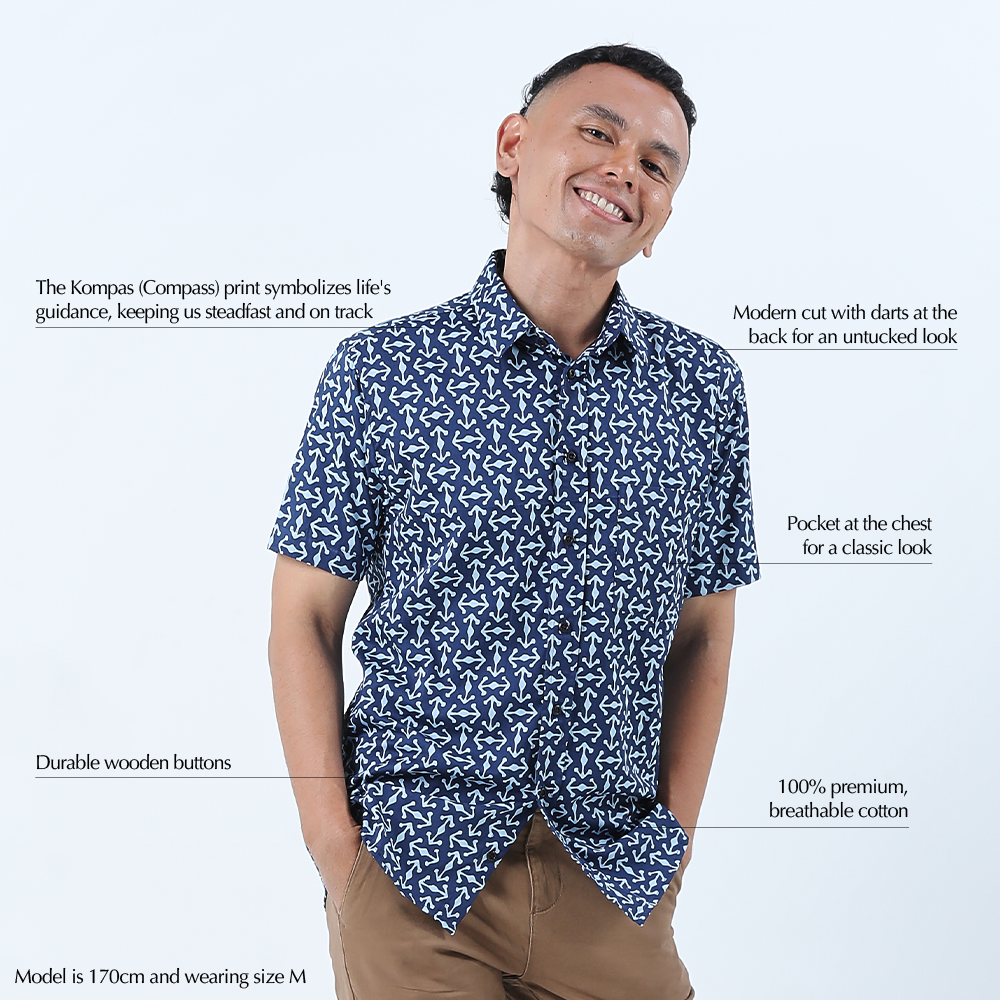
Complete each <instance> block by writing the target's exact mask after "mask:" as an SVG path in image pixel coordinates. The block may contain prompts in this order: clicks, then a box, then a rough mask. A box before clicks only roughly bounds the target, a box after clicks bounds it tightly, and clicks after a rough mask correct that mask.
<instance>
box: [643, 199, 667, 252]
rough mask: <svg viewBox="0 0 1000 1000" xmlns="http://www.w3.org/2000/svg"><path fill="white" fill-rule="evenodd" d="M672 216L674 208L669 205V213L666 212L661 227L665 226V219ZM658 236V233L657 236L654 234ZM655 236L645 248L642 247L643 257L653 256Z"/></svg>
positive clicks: (661, 228) (661, 229)
mask: <svg viewBox="0 0 1000 1000" xmlns="http://www.w3.org/2000/svg"><path fill="white" fill-rule="evenodd" d="M673 214H674V206H673V205H671V206H670V211H669V212H667V218H666V219H664V220H663V225H664V226H665V225H666V224H667V219H669V218H670V216H671V215H673ZM662 231H663V226H661V227H660V232H662ZM659 235H660V233H657V234H656V236H659ZM656 236H654V237H653V238H652V239H651V240H650V241H649V242H648V243H647V244H646V245H645V246H644V247H643V248H642V255H643V257H652V256H653V244H654V243H655V242H656Z"/></svg>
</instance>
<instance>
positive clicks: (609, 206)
mask: <svg viewBox="0 0 1000 1000" xmlns="http://www.w3.org/2000/svg"><path fill="white" fill-rule="evenodd" d="M580 197H581V198H583V199H584V201H589V202H592V203H593V204H594V205H596V206H597V207H598V208H600V209H603V210H604V211H605V212H610V213H611V214H612V215H614V216H617V218H619V219H624V218H625V213H624V212H623V211H622V210H621V209H620V208H619V207H618V206H617V205H616V204H614V202H610V201H608V200H607V198H602V197H601V196H600V195H599V194H594V192H593V191H581V192H580Z"/></svg>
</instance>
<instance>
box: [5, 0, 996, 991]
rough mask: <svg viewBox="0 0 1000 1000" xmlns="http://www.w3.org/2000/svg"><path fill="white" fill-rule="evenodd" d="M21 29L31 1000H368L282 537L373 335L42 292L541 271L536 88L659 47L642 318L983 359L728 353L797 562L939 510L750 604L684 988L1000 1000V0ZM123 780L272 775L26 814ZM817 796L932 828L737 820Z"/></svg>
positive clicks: (247, 14) (10, 647) (402, 298)
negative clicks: (885, 334)
mask: <svg viewBox="0 0 1000 1000" xmlns="http://www.w3.org/2000/svg"><path fill="white" fill-rule="evenodd" d="M5 22H6V23H5V30H4V35H3V42H2V45H3V51H2V53H0V63H2V74H3V78H2V81H0V82H2V85H3V92H4V94H5V101H4V108H3V136H4V152H3V158H2V162H0V170H2V171H3V175H4V179H3V202H4V209H3V215H4V218H3V234H4V235H3V244H4V245H3V267H2V274H0V291H2V295H0V309H2V316H3V321H2V327H0V328H2V331H3V337H4V351H3V356H4V364H3V371H2V380H3V381H2V385H0V405H2V407H3V417H2V426H3V432H4V451H3V456H4V457H3V466H2V469H3V475H4V485H3V492H2V502H3V504H4V523H5V525H6V531H5V532H4V540H3V563H4V567H5V572H4V576H3V587H4V599H3V602H2V614H3V622H2V638H3V662H4V667H5V670H4V686H5V691H4V695H3V702H2V703H3V706H4V708H3V711H4V725H3V744H4V747H3V751H4V756H3V763H4V767H3V776H4V780H5V783H6V789H5V795H4V799H5V803H6V806H7V808H6V810H5V812H6V822H5V824H4V830H3V836H4V839H5V844H4V858H5V861H6V865H5V871H4V884H3V896H4V900H5V903H6V905H5V907H4V911H5V913H4V919H5V921H7V924H6V926H5V927H4V929H3V932H2V935H0V941H2V944H0V982H5V983H11V982H12V981H13V976H14V970H15V969H16V968H20V969H25V968H27V967H31V968H32V969H36V970H39V969H41V970H44V969H47V968H48V967H49V966H54V967H56V968H57V969H60V968H62V967H64V966H65V967H67V968H68V969H72V968H74V967H75V968H77V969H79V970H90V969H91V968H94V967H96V968H102V967H116V968H118V969H120V970H123V971H144V972H145V973H147V975H148V973H149V972H150V971H155V970H163V969H166V970H173V969H174V968H176V967H178V966H180V967H181V969H182V970H184V971H194V972H200V971H206V972H213V971H215V972H218V971H222V970H224V969H230V970H240V971H249V972H251V973H252V972H254V971H256V970H259V969H261V968H266V969H268V970H282V971H286V972H287V970H288V969H289V968H296V969H301V968H305V969H306V970H307V975H308V984H307V985H306V986H296V987H272V990H277V991H278V992H279V994H280V993H281V992H282V991H287V990H288V989H292V990H293V992H294V994H295V995H296V996H331V995H332V973H331V972H330V969H329V960H328V958H327V955H326V941H325V933H326V932H325V925H324V919H323V911H322V907H321V900H322V890H321V887H320V885H319V882H318V878H317V876H316V874H315V871H314V869H313V867H312V864H311V862H310V861H309V858H308V856H307V854H306V852H305V850H304V848H303V847H302V846H301V841H300V837H299V833H298V827H297V818H296V814H295V809H294V805H293V802H292V797H291V793H290V790H289V787H288V784H287V781H286V780H282V779H280V778H278V777H274V776H280V775H282V774H283V771H284V764H283V760H282V756H281V748H280V744H279V741H278V737H277V731H276V727H275V724H274V720H273V713H272V708H271V701H270V687H269V679H268V673H267V665H266V657H265V644H266V638H267V629H268V600H269V592H268V591H269V581H270V573H271V568H272V565H273V556H272V555H271V554H270V553H268V552H267V551H266V548H265V545H266V540H267V537H268V534H269V531H270V526H271V523H272V521H273V518H274V515H275V513H276V510H277V507H278V504H279V502H280V499H281V496H282V493H283V491H284V486H285V481H286V477H287V474H288V469H289V467H290V464H291V461H292V459H293V457H294V453H295V450H296V447H297V445H298V440H299V436H300V434H301V430H302V427H303V425H304V422H305V418H306V414H307V410H308V406H309V403H310V401H311V397H312V393H313V390H314V388H315V384H316V380H317V378H318V376H319V374H320V371H321V369H322V367H323V364H324V362H325V361H326V359H327V358H328V357H329V355H330V354H331V353H332V350H333V347H334V345H335V343H336V340H337V338H338V337H339V336H340V335H342V333H344V332H345V331H336V330H322V331H317V330H253V329H236V330H193V329H192V330H185V329H178V328H172V329H149V330H109V331H104V330H56V329H51V324H50V328H46V329H43V330H36V329H35V324H34V310H35V308H36V307H37V306H38V305H41V304H43V300H42V299H41V298H40V296H39V295H38V293H37V285H36V284H35V282H36V280H37V279H39V278H43V277H51V278H53V279H54V280H58V281H68V280H70V279H72V278H78V279H83V280H88V281H119V282H133V283H134V282H137V281H139V280H142V279H143V278H147V277H152V278H155V279H157V280H160V281H178V282H182V281H187V282H202V281H212V280H218V281H221V282H226V281H234V280H240V279H245V280H248V281H257V280H259V281H262V282H263V281H271V280H273V281H293V280H295V278H296V277H301V278H303V279H310V280H314V279H315V278H316V277H321V276H322V277H324V278H327V277H334V278H336V280H343V281H353V280H354V279H355V278H356V277H370V278H374V279H376V280H377V279H385V280H388V281H389V282H390V284H391V286H392V295H391V297H390V298H389V299H386V300H384V301H383V302H381V303H379V305H378V306H377V310H376V317H377V318H378V319H385V318H389V317H390V316H393V315H398V314H401V313H405V312H408V311H411V310H413V309H416V308H419V307H422V306H426V305H430V304H433V303H435V302H438V301H441V300H443V299H445V298H448V297H451V296H452V295H455V294H458V293H460V292H462V291H464V290H466V289H467V288H468V287H470V286H471V284H472V282H473V281H474V280H475V277H476V276H477V274H478V273H479V270H480V269H481V267H482V265H483V264H484V262H485V260H486V257H487V254H488V253H489V251H490V250H491V249H493V248H494V247H496V246H501V245H503V243H504V240H505V234H504V231H503V229H502V227H501V226H500V224H499V221H498V218H497V215H496V212H495V208H494V203H493V196H492V195H491V194H490V192H489V190H488V188H489V182H490V177H491V174H492V170H493V141H494V133H495V129H496V126H497V125H498V123H499V122H500V120H501V119H502V118H503V116H504V115H505V114H507V113H508V112H510V111H513V110H517V108H518V107H519V106H520V91H521V88H522V87H523V85H524V84H525V83H526V82H527V81H528V80H529V79H530V78H531V76H532V75H533V74H534V73H536V72H538V71H539V70H541V69H542V68H544V67H545V66H547V65H549V64H550V63H552V62H554V61H555V60H556V59H558V58H559V57H561V56H562V55H564V54H566V53H567V52H570V51H573V50H574V49H578V48H583V47H585V46H587V45H592V44H597V43H600V42H607V41H626V40H627V41H632V42H634V43H635V44H638V45H642V46H645V47H649V48H653V49H655V50H657V51H659V52H660V53H662V54H663V55H664V56H665V57H666V58H667V59H668V61H670V62H672V63H674V64H675V65H676V66H677V67H678V68H679V69H680V70H681V71H682V72H683V74H684V76H685V80H686V84H687V86H688V89H689V90H690V92H691V94H692V95H693V97H694V99H695V101H696V103H697V105H698V110H699V114H700V120H699V123H698V125H697V126H696V128H695V131H694V137H693V153H692V160H691V166H690V170H689V172H688V175H687V177H686V179H685V181H684V184H683V186H682V188H681V190H680V193H679V195H678V198H677V201H676V209H675V212H674V216H673V218H672V219H671V221H670V223H669V224H668V227H667V229H666V230H665V232H664V234H663V236H662V237H661V238H660V240H659V241H658V244H657V247H656V253H655V254H654V256H653V258H652V260H651V261H646V260H645V259H643V258H639V259H638V260H636V261H635V262H633V263H632V264H630V265H629V266H627V267H626V268H625V269H624V270H623V272H622V283H623V285H624V288H625V290H626V293H627V294H628V296H629V298H630V299H631V301H632V302H634V303H636V304H637V305H641V306H643V307H645V308H649V309H652V310H654V311H656V312H659V313H661V314H663V315H666V316H668V317H670V318H671V319H674V320H675V321H677V322H679V323H681V324H683V325H686V326H689V327H691V328H693V329H696V330H698V331H700V332H703V333H705V334H707V335H709V336H711V337H713V338H714V339H717V340H718V341H719V342H720V343H722V344H723V345H725V346H727V347H730V348H734V349H735V348H741V347H745V346H746V327H747V324H746V323H744V322H742V321H734V319H733V308H734V305H737V304H738V305H745V304H751V305H756V306H760V305H765V304H767V303H768V302H771V303H774V304H775V305H783V306H793V307H797V308H802V307H803V306H818V305H828V306H829V305H831V304H832V305H842V304H845V303H848V302H850V303H854V302H858V303H861V304H862V305H864V306H866V307H868V308H870V307H871V306H873V305H874V304H876V303H882V304H884V305H902V306H905V307H908V308H910V309H912V308H914V307H916V306H922V305H934V304H936V303H941V304H944V305H947V306H950V307H952V308H957V309H958V310H959V313H958V319H957V320H956V321H955V322H953V323H952V324H951V325H952V326H953V328H954V329H956V330H958V331H959V345H960V349H959V350H958V351H957V352H947V353H944V352H942V353H923V352H909V353H892V352H873V353H860V352H852V353H834V352H822V353H820V352H809V353H807V352H798V353H791V352H788V353H781V352H747V351H739V352H734V354H735V357H736V358H737V360H738V361H739V362H740V364H741V366H742V368H743V370H744V373H745V376H746V381H747V386H748V394H749V401H750V407H751V426H752V434H753V437H752V440H753V474H754V498H755V504H756V509H757V522H758V537H759V541H760V547H761V559H762V561H763V562H764V563H766V564H767V563H778V562H785V561H794V560H796V559H802V556H801V541H802V538H801V536H800V535H799V534H798V533H791V534H790V533H789V532H787V531H786V530H785V525H786V518H787V516H788V515H789V514H798V515H800V516H815V515H816V514H819V513H821V514H823V516H838V515H839V516H841V517H846V516H863V515H865V514H869V513H870V514H874V515H877V516H879V517H894V516H898V515H899V514H906V515H907V516H910V517H921V518H923V517H932V518H933V523H934V528H933V531H932V533H931V535H929V536H928V537H929V538H930V539H931V540H932V542H933V565H931V566H857V565H839V566H818V565H817V566H790V565H789V566H784V565H765V566H764V568H763V579H762V580H761V581H760V582H759V583H757V584H755V585H754V586H753V587H751V588H749V589H748V590H747V591H745V592H743V593H742V594H741V595H740V598H739V602H738V605H739V616H738V617H739V621H738V628H737V643H736V648H735V650H734V659H733V672H732V683H731V688H730V700H729V705H728V708H727V717H726V721H725V724H724V728H723V734H722V738H721V741H720V744H719V749H718V753H717V758H716V766H715V770H714V773H713V777H712V780H711V783H710V785H709V791H708V797H707V800H706V804H705V808H704V811H703V815H702V823H703V824H704V826H705V828H704V829H702V830H701V831H700V832H699V834H698V836H697V838H696V841H695V844H696V850H695V854H694V861H693V862H692V867H691V868H690V870H689V873H688V875H687V877H686V878H685V884H684V891H683V894H682V896H681V897H680V907H679V911H678V915H677V919H676V931H677V937H678V941H679V947H680V950H681V954H682V957H683V958H684V959H685V961H686V963H687V964H688V967H689V969H690V971H691V975H692V980H693V982H694V984H695V987H696V989H697V991H698V996H699V998H704V1000H716V998H718V1000H723V998H733V997H740V998H743V1000H751V998H755V997H768V998H780V1000H799V998H802V997H808V998H815V1000H824V998H841V997H845V996H851V997H857V998H884V997H907V998H925V997H926V998H937V997H942V996H969V997H977V996H986V995H989V994H990V993H991V992H992V988H993V976H992V975H991V974H990V975H989V978H987V977H988V974H989V973H990V969H989V967H988V964H987V951H988V950H992V946H993V944H994V941H995V933H996V920H995V917H994V911H995V905H994V903H993V900H994V899H995V893H996V876H997V861H996V853H995V851H994V850H993V844H994V842H995V837H996V823H997V819H998V816H997V809H996V806H995V800H996V788H995V780H996V770H995V760H996V750H997V747H996V741H995V735H994V718H995V715H996V694H997V683H996V677H995V661H996V657H995V654H994V653H993V648H992V641H991V640H992V634H991V633H992V628H993V617H994V607H995V596H996V587H995V578H996V565H997V556H998V553H997V545H996V532H997V528H996V524H995V520H996V513H997V505H996V502H995V490H996V486H997V473H996V466H997V449H996V444H995V438H996V421H995V413H994V410H995V405H994V400H995V398H996V391H995V382H994V379H995V375H994V371H995V366H996V360H997V348H996V332H995V315H996V309H995V302H994V297H995V292H994V289H995V276H996V263H997V260H996V236H995V233H996V228H997V226H996V222H997V219H996V199H995V194H994V186H993V185H994V184H995V181H994V177H995V169H996V160H997V142H996V113H995V104H996V79H995V75H994V74H993V71H992V67H993V64H994V61H995V55H994V52H993V40H994V39H995V37H996V29H997V24H996V17H995V14H994V13H993V9H992V7H990V6H988V5H986V4H974V3H969V2H965V3H953V4H950V5H948V6H947V7H941V6H940V5H938V4H930V3H925V2H909V3H905V4H904V3H890V2H886V0H881V2H874V3H866V4H861V3H857V2H843V3H840V4H837V5H833V6H824V7H823V8H821V9H819V8H815V7H814V6H813V5H802V4H793V3H780V2H773V0H772V2H764V3H756V4H742V3H736V2H705V3H699V4H693V3H686V4H674V3H660V4H655V5H653V4H633V5H619V6H615V5H607V4H598V3H592V2H578V3H575V4H572V5H569V4H567V5H561V4H560V5H556V4H546V3H539V2H532V3H507V4H502V5H501V4H497V5H494V6H493V8H492V9H488V8H487V7H485V6H479V5H477V6H473V5H468V4H443V3H441V4H437V5H435V6H434V7H433V9H429V8H423V7H420V6H418V5H412V4H403V3H399V4H394V3H386V2H369V3H365V4H359V5H356V6H350V7H347V6H344V5H332V4H321V3H285V4H276V3H270V4H264V3H250V2H245V3H239V4H237V3H199V4H195V3H171V4H165V3H82V4H81V3H48V4H44V5H32V6H29V5H21V6H20V7H19V8H18V9H16V10H15V9H14V7H13V5H10V6H9V7H8V11H7V14H6V17H5ZM69 298H72V297H69ZM46 304H52V303H51V302H47V303H46ZM80 304H82V303H80ZM765 325H766V324H765ZM772 325H773V324H772ZM876 325H878V326H880V327H882V328H884V326H885V324H876ZM921 325H923V324H921ZM929 325H931V324H929ZM869 326H870V327H871V326H872V324H869ZM889 534H890V535H891V534H892V533H891V532H890V533H889ZM365 603H366V601H365V600H364V595H363V594H362V595H360V596H359V597H358V599H357V604H356V607H355V612H354V614H355V617H357V615H358V614H360V612H361V610H362V609H363V608H364V606H365ZM990 654H993V655H992V656H991V655H990ZM988 657H989V659H988ZM348 675H349V677H348V685H349V687H350V688H352V689H353V687H354V685H356V683H357V680H358V673H357V667H356V664H353V663H351V664H350V665H349V668H348ZM88 752H89V753H91V754H93V755H94V756H98V757H104V756H110V755H114V756H143V755H145V754H146V753H147V752H148V753H151V754H153V755H154V756H168V757H172V755H173V754H175V753H176V754H179V755H181V756H186V757H190V756H193V755H201V756H208V757H229V758H230V759H231V760H232V761H233V770H232V772H231V774H233V775H235V776H236V777H233V778H231V779H227V780H212V779H208V780H142V779H140V780H64V779H59V780H39V779H36V778H35V768H34V765H35V755H36V754H49V755H50V756H54V757H63V756H72V755H73V754H75V753H88ZM251 776H272V777H269V778H268V777H265V778H256V777H251ZM795 777H807V778H808V777H815V778H823V779H825V780H826V781H827V782H830V781H852V780H853V781H866V780H869V781H870V780H873V779H878V780H880V781H901V782H904V783H905V785H906V787H907V789H908V792H909V794H908V796H907V797H906V799H905V804H906V805H907V807H908V809H909V820H908V822H909V829H906V830H888V829H880V830H874V829H849V830H821V829H773V828H772V829H766V828H765V829H746V827H754V826H756V827H768V826H769V825H771V826H773V825H774V824H773V822H772V821H770V820H769V819H768V804H769V802H771V801H775V802H780V803H781V804H793V803H794V801H795V800H794V799H789V798H788V797H787V796H786V797H785V798H784V799H781V797H780V795H779V787H778V782H779V780H780V779H782V778H786V779H787V778H795ZM818 825H819V824H814V826H818ZM87 974H88V979H89V971H88V972H87ZM8 988H11V987H8ZM24 989H26V987H23V986H22V987H17V988H16V990H21V991H23V990H24ZM152 989H153V987H146V988H145V990H140V989H138V988H133V990H132V991H131V992H130V995H146V992H147V991H149V990H152ZM161 989H162V990H163V991H167V994H168V995H170V991H171V990H172V991H173V992H177V993H180V992H186V991H188V990H189V989H194V988H193V987H191V988H187V987H162V988H161ZM197 989H198V991H200V992H201V993H208V994H211V993H214V992H216V991H217V990H223V989H226V990H228V991H229V992H232V991H233V990H236V987H235V986H229V987H208V986H201V987H198V988H197ZM257 989H261V987H258V988H257ZM49 990H50V991H52V992H56V993H59V994H60V995H61V994H62V993H63V992H66V991H71V992H77V993H80V995H86V996H103V995H105V994H107V995H109V996H117V995H122V994H123V993H125V992H126V991H127V989H122V988H121V987H117V988H114V987H100V986H97V987H91V986H90V985H86V986H81V987H72V986H66V987H49ZM11 995H17V992H16V991H15V992H14V993H12V994H11Z"/></svg>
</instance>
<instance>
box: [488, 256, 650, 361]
mask: <svg viewBox="0 0 1000 1000" xmlns="http://www.w3.org/2000/svg"><path fill="white" fill-rule="evenodd" d="M505 253H506V251H504V250H496V251H494V252H493V253H492V254H490V259H489V260H488V261H487V262H486V267H484V268H483V271H482V274H480V275H479V279H478V280H477V281H476V284H475V285H474V286H473V288H472V297H471V298H472V306H473V308H474V309H475V311H476V317H477V319H478V322H479V331H480V333H481V335H482V337H483V340H484V341H485V343H486V344H487V345H488V346H489V348H490V350H491V352H492V353H494V354H495V355H497V356H498V357H499V355H501V354H503V352H504V351H505V350H507V348H508V347H510V346H511V344H513V343H514V342H515V341H517V340H519V339H521V338H522V337H527V336H530V335H531V334H533V333H535V332H536V331H537V330H538V327H536V326H535V324H534V323H532V321H531V320H530V319H528V317H527V316H526V315H525V314H524V313H523V312H522V311H521V307H520V306H519V305H518V304H517V303H516V302H515V301H514V297H513V296H512V295H511V294H510V292H509V291H508V290H507V286H506V285H505V284H504V281H503V278H502V277H501V274H502V273H503V260H504V254H505ZM611 299H612V301H611V308H610V309H609V310H608V315H607V318H606V319H605V320H604V326H602V327H601V332H600V333H599V334H598V335H597V339H596V340H595V341H594V343H593V344H591V345H590V348H589V349H590V350H592V351H593V353H595V354H602V353H603V352H604V351H605V350H607V349H608V348H609V347H610V346H611V345H612V344H614V343H615V342H616V341H617V340H618V339H619V338H622V339H624V341H625V342H626V343H627V344H628V345H629V346H630V347H631V348H632V349H633V350H634V351H635V355H636V357H637V358H638V360H639V361H640V362H641V363H642V364H646V363H647V362H648V361H649V357H650V354H651V352H652V345H651V343H650V340H649V337H648V335H647V334H646V332H645V330H644V329H643V328H642V325H641V324H640V322H639V318H638V317H637V316H636V314H635V310H634V309H633V308H632V306H631V305H629V301H628V299H626V298H625V293H624V292H623V291H622V290H621V285H619V284H618V282H615V287H614V290H613V291H612V293H611Z"/></svg>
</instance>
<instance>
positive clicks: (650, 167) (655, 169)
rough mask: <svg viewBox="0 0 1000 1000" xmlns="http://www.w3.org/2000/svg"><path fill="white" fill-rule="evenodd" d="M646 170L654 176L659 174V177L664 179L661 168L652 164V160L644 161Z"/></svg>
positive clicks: (656, 164) (664, 174)
mask: <svg viewBox="0 0 1000 1000" xmlns="http://www.w3.org/2000/svg"><path fill="white" fill-rule="evenodd" d="M646 169H647V170H650V171H652V172H653V173H654V174H659V175H660V176H661V177H666V176H667V175H666V173H664V171H663V168H662V167H661V166H660V165H659V164H658V163H653V161H652V160H646Z"/></svg>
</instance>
